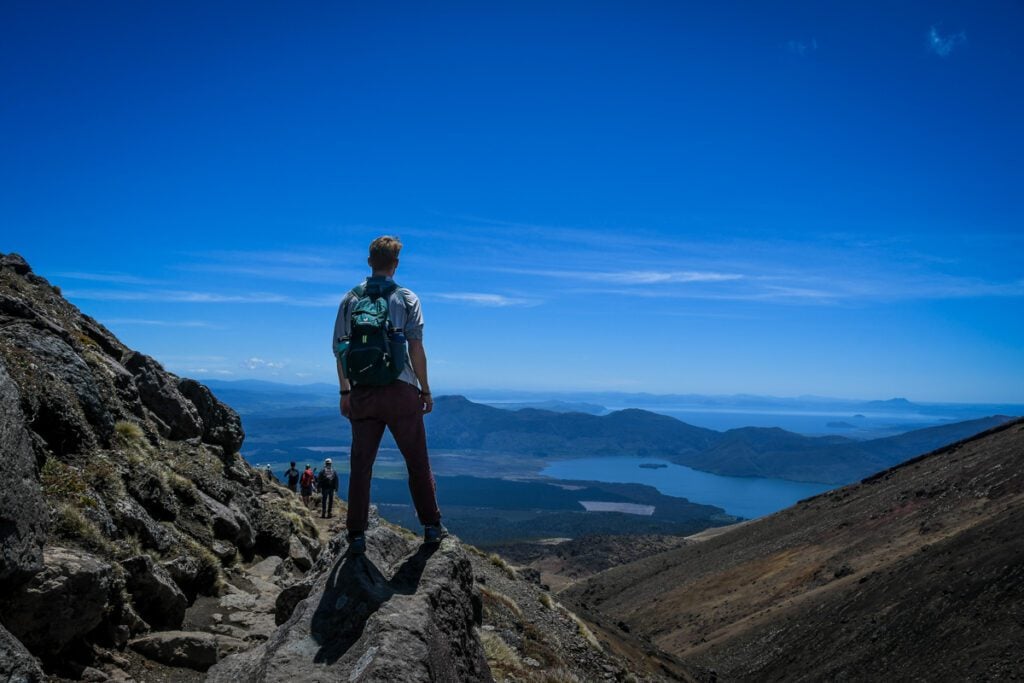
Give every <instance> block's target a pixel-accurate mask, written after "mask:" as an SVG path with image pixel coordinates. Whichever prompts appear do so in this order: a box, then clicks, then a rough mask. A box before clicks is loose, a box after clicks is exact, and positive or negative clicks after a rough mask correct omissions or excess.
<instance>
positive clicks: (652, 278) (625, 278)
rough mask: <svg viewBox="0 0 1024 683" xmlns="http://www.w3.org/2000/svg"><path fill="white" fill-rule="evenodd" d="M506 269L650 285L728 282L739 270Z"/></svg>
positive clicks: (528, 273)
mask: <svg viewBox="0 0 1024 683" xmlns="http://www.w3.org/2000/svg"><path fill="white" fill-rule="evenodd" d="M498 270H501V271H503V272H506V273H515V274H519V275H538V276H542V277H552V278H563V279H567V280H578V281H581V282H608V283H613V284H620V285H651V284H660V283H688V282H729V281H733V280H742V279H743V278H744V276H743V275H741V274H739V273H718V272H709V271H696V270H619V271H586V270H534V269H530V268H502V269H498Z"/></svg>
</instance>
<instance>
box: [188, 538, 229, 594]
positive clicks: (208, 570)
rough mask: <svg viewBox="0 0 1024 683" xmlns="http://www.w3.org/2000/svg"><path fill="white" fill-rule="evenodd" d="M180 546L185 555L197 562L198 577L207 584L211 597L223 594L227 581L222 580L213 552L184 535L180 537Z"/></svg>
mask: <svg viewBox="0 0 1024 683" xmlns="http://www.w3.org/2000/svg"><path fill="white" fill-rule="evenodd" d="M181 540H182V544H183V545H184V546H185V549H186V553H187V554H189V555H192V556H194V557H195V558H196V559H197V560H199V577H201V578H200V581H201V582H204V581H203V579H205V583H207V584H209V586H210V591H211V594H212V595H219V594H220V593H222V592H223V590H224V587H225V586H226V585H227V581H225V579H224V572H223V571H222V565H221V562H220V559H218V558H217V556H216V555H214V554H213V552H212V551H211V550H210V549H209V548H207V547H206V546H204V545H202V544H201V543H199V542H198V541H196V540H195V539H194V538H192V537H191V536H188V535H186V534H182V535H181Z"/></svg>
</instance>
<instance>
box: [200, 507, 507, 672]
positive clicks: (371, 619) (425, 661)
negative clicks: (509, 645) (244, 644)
mask: <svg viewBox="0 0 1024 683" xmlns="http://www.w3.org/2000/svg"><path fill="white" fill-rule="evenodd" d="M367 542H368V551H367V554H366V555H346V554H340V555H337V556H336V560H335V562H334V563H333V565H331V566H330V568H329V569H328V570H326V571H321V572H320V573H319V574H318V575H317V576H316V578H315V579H314V580H313V581H312V582H310V584H309V586H310V591H309V594H308V596H307V597H306V598H305V599H303V600H301V602H299V603H298V605H297V606H296V607H295V608H294V611H293V613H292V614H291V616H290V618H289V619H288V620H287V621H286V622H285V623H284V624H282V625H281V626H279V627H278V629H277V630H276V631H275V632H274V633H273V634H272V635H271V637H270V639H269V640H268V641H267V642H265V643H263V644H261V645H260V646H258V647H257V648H256V649H254V650H252V651H251V652H248V653H245V654H244V655H234V656H231V657H228V658H226V659H224V660H222V661H221V662H220V663H218V664H217V665H216V666H214V667H213V668H212V669H210V671H209V674H208V679H207V680H209V681H212V682H213V683H217V682H221V681H222V682H225V683H226V682H228V681H239V680H245V681H285V680H288V681H296V682H300V681H323V680H359V681H396V680H401V681H410V682H413V681H453V682H454V681H489V680H491V676H490V672H489V669H488V667H487V664H486V661H485V659H484V655H483V650H482V647H481V645H480V642H479V640H478V638H477V636H476V634H475V632H474V621H473V604H472V592H473V573H472V569H471V565H470V562H469V559H468V558H467V557H466V555H465V553H464V552H463V550H462V549H461V546H460V545H459V543H458V541H456V540H454V539H446V540H445V541H443V542H442V543H441V544H440V545H420V544H418V543H417V542H415V541H412V540H410V539H408V538H406V537H404V536H402V535H400V534H399V533H397V532H396V531H393V530H391V529H390V528H387V527H383V526H380V527H377V528H374V529H371V530H370V531H369V532H368V533H367ZM335 545H340V548H339V549H342V550H343V549H344V541H341V543H340V544H335ZM326 555H327V554H326V553H325V556H326ZM317 564H318V565H319V564H320V563H319V562H318V563H317ZM293 597H296V596H293ZM280 600H281V598H279V603H278V606H279V608H280V607H281V603H280Z"/></svg>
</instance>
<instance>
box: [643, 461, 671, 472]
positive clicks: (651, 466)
mask: <svg viewBox="0 0 1024 683" xmlns="http://www.w3.org/2000/svg"><path fill="white" fill-rule="evenodd" d="M640 467H643V468H644V469H645V470H660V469H661V468H662V467H668V465H666V464H665V463H663V462H642V463H640Z"/></svg>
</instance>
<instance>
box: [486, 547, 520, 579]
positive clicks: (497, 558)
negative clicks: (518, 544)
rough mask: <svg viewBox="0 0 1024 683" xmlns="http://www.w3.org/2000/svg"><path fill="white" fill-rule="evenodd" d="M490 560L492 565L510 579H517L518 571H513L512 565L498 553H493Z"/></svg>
mask: <svg viewBox="0 0 1024 683" xmlns="http://www.w3.org/2000/svg"><path fill="white" fill-rule="evenodd" d="M488 559H489V560H490V561H491V564H493V565H494V566H495V567H497V568H498V569H500V570H502V571H503V572H505V575H506V576H508V578H510V579H515V578H516V576H517V575H516V570H515V569H513V568H512V565H510V564H509V563H508V562H506V561H505V558H503V557H502V556H501V555H498V554H497V553H491V555H490V557H489V558H488Z"/></svg>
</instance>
